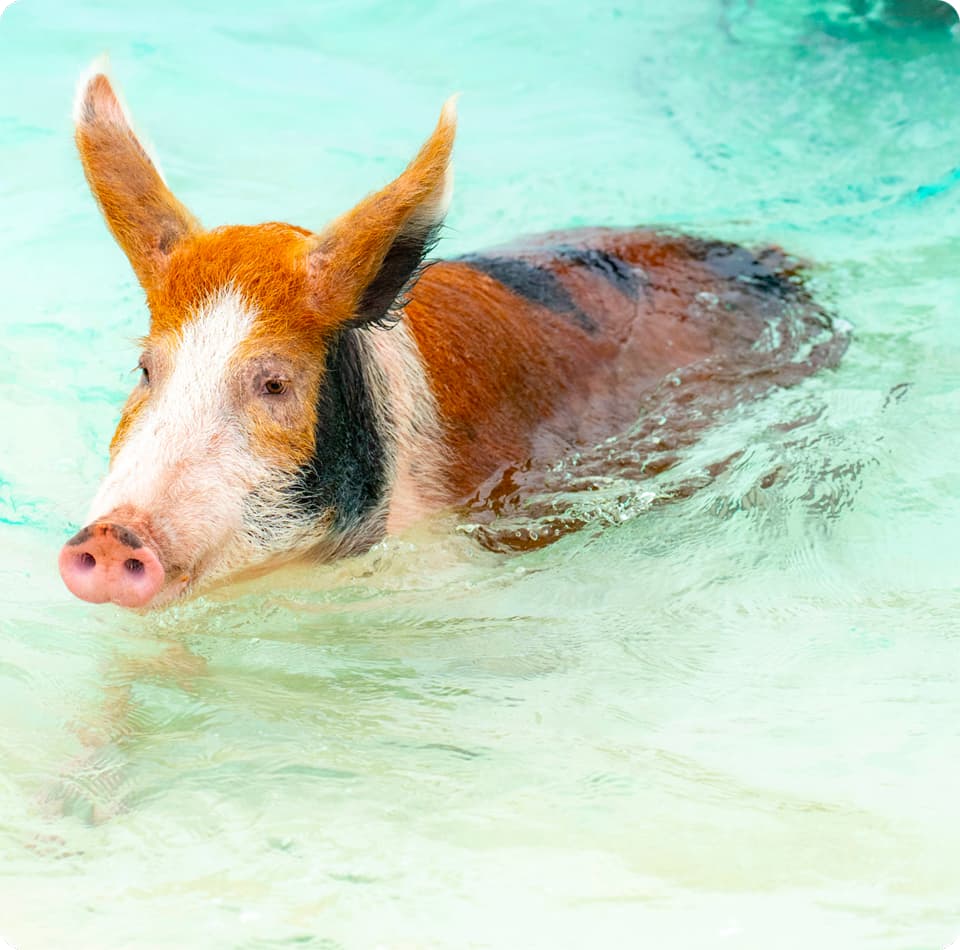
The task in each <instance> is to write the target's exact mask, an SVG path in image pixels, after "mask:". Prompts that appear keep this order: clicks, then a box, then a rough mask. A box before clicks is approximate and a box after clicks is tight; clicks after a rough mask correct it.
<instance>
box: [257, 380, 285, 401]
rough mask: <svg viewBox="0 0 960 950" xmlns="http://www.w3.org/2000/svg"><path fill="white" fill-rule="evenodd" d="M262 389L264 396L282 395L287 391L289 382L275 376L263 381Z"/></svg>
mask: <svg viewBox="0 0 960 950" xmlns="http://www.w3.org/2000/svg"><path fill="white" fill-rule="evenodd" d="M260 391H261V392H262V393H263V395H264V396H282V395H283V394H284V393H285V392H286V391H287V383H286V381H285V380H282V379H277V377H275V376H274V377H271V378H270V379H265V380H264V381H263V388H262V389H261V390H260Z"/></svg>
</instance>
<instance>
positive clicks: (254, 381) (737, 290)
mask: <svg viewBox="0 0 960 950" xmlns="http://www.w3.org/2000/svg"><path fill="white" fill-rule="evenodd" d="M74 122H75V131H76V142H77V147H78V150H79V154H80V159H81V162H82V165H83V170H84V173H85V175H86V179H87V181H88V183H89V186H90V188H91V190H92V192H93V196H94V198H95V199H96V201H97V203H98V205H99V207H100V210H101V211H102V214H103V217H104V219H105V221H106V224H107V227H108V228H109V230H110V231H111V233H112V235H113V237H114V238H115V240H116V241H117V243H118V244H119V245H120V248H121V249H122V250H123V252H124V253H125V254H126V256H127V258H128V259H129V262H130V264H131V266H132V267H133V271H134V274H135V275H136V278H137V280H138V282H139V284H140V285H141V287H142V289H143V292H144V294H145V297H146V304H147V307H148V309H149V314H150V325H149V332H148V334H147V336H146V337H145V338H144V340H143V346H142V352H141V355H140V359H139V364H138V367H139V380H138V382H137V383H136V385H135V387H134V389H133V392H132V393H131V394H130V396H129V398H128V400H127V402H126V404H125V406H124V407H123V410H122V414H121V417H120V420H119V424H118V426H117V429H116V432H115V434H114V436H113V439H112V441H111V443H110V452H109V454H110V461H109V469H108V472H107V474H106V477H105V478H104V480H103V483H102V484H101V486H100V488H99V490H98V491H97V493H96V495H95V497H94V500H93V503H92V505H91V507H90V510H89V513H88V515H87V518H86V526H85V527H83V528H81V530H80V531H79V532H77V533H76V534H75V535H74V536H73V537H72V538H70V539H69V540H68V541H67V542H66V544H65V545H64V546H63V549H62V551H61V553H60V558H59V567H60V572H61V575H62V577H63V580H64V582H65V583H66V586H67V587H68V588H69V590H70V591H71V592H72V593H73V594H75V595H76V596H77V597H79V598H81V599H83V600H85V601H89V602H92V603H105V602H112V603H114V604H117V605H120V606H122V607H127V608H134V609H140V610H149V609H154V608H159V607H162V606H164V605H169V604H170V603H172V602H175V601H177V600H179V599H183V598H185V597H188V596H192V595H195V594H197V593H198V592H202V591H204V590H208V589H210V588H211V587H213V586H214V585H219V584H223V583H227V582H230V581H234V580H237V579H240V578H243V577H248V576H254V575H257V574H261V573H263V572H266V571H269V570H272V569H274V568H276V567H278V566H280V565H282V564H285V563H289V562H293V561H305V560H306V561H313V562H318V563H319V562H323V561H329V560H331V559H334V558H341V557H346V556H351V555H357V554H360V553H362V552H364V551H367V550H368V549H369V548H370V547H371V546H372V545H374V544H375V543H376V542H378V541H380V540H381V539H382V538H384V537H385V536H386V535H390V534H394V533H396V532H400V531H403V530H404V529H405V528H407V527H408V526H409V525H411V524H412V523H413V522H415V521H416V520H417V519H421V518H423V517H424V516H425V515H426V514H428V513H430V512H436V511H438V510H441V509H452V508H455V507H456V506H458V505H464V504H466V503H468V502H470V500H471V499H473V500H474V501H476V499H477V498H481V497H482V496H483V494H484V491H485V489H484V486H490V485H493V484H495V483H496V481H497V479H498V477H500V476H501V475H502V473H503V472H504V471H506V470H507V469H508V468H511V467H516V466H519V465H530V464H541V463H542V464H547V463H548V462H549V461H550V460H554V459H557V458H561V457H563V456H564V455H565V454H569V453H570V452H571V450H573V449H576V448H577V447H583V446H588V445H595V444H597V443H598V442H600V441H602V440H603V439H605V438H607V437H609V436H611V435H614V434H616V433H618V432H621V431H623V430H624V429H625V428H627V427H629V426H630V425H631V424H632V423H634V422H635V420H636V418H637V415H638V412H639V410H640V406H641V405H642V402H643V399H644V394H646V393H649V392H650V391H651V389H653V388H655V387H656V386H658V385H660V384H661V383H662V381H663V380H664V379H665V378H666V377H668V376H669V375H670V374H671V373H674V372H675V371H677V370H678V369H679V368H683V367H690V366H696V367H700V368H701V369H700V370H699V372H701V374H706V376H705V377H704V378H706V377H709V376H710V367H711V366H713V365H716V366H720V365H721V364H722V365H723V366H724V367H727V368H729V367H730V366H731V365H736V364H737V361H738V360H740V359H743V360H748V359H749V355H750V354H751V353H755V352H756V351H758V348H759V349H760V350H762V349H763V348H764V347H766V346H773V345H775V344H771V343H769V339H770V335H771V327H777V326H779V325H785V323H786V321H787V320H788V316H787V314H788V313H793V314H797V313H800V314H801V316H802V317H803V319H802V320H801V322H800V323H799V324H797V323H796V320H795V319H794V318H789V319H794V324H792V325H796V326H801V332H800V336H801V337H803V338H804V339H807V338H809V339H813V337H814V336H816V335H820V336H822V335H823V334H827V335H828V336H829V335H830V334H831V333H832V328H831V324H830V321H829V317H827V316H826V315H825V314H823V312H822V311H820V310H819V308H816V307H815V306H814V305H813V304H812V302H811V301H810V299H809V297H808V296H807V295H806V293H805V291H804V290H803V289H802V287H801V286H800V284H799V282H798V278H797V277H796V274H795V272H794V270H792V269H791V266H790V265H789V264H788V262H787V259H786V258H785V257H784V255H783V254H782V253H780V252H779V251H778V250H776V249H767V250H765V251H761V252H758V253H756V254H754V253H753V252H751V251H748V250H746V249H744V248H742V247H739V246H737V245H734V244H728V243H724V242H719V241H707V240H704V239H701V238H695V237H689V236H685V235H682V234H677V233H672V232H666V231H660V230H655V229H643V228H587V229H575V230H568V231H556V232H552V233H549V234H543V235H539V236H536V237H532V238H527V239H524V240H521V241H518V242H517V243H516V244H514V245H511V246H506V247H501V248H496V249H493V250H488V251H484V252H480V253H474V254H467V255H465V256H461V257H458V258H454V259H450V260H432V259H431V251H432V249H433V247H434V244H435V242H436V240H437V237H438V234H439V231H440V228H441V225H442V223H443V219H444V215H445V213H446V211H447V208H448V206H449V203H450V198H451V193H452V185H453V172H452V167H451V153H452V149H453V143H454V133H455V128H456V114H455V100H454V99H450V100H449V101H448V102H447V103H446V104H445V105H444V107H443V110H442V112H441V113H440V118H439V121H438V123H437V125H436V127H435V128H434V130H433V133H432V134H431V135H430V137H429V138H428V139H427V141H426V143H425V144H424V145H423V147H422V148H421V149H420V151H419V153H418V154H417V155H416V157H415V158H414V159H413V160H412V162H411V163H410V164H409V165H408V166H407V168H406V169H405V170H404V171H403V172H402V173H401V174H400V175H399V177H398V178H396V179H395V180H394V181H392V182H390V183H389V184H387V185H386V186H385V187H384V188H382V189H381V190H380V191H377V192H375V193H373V194H371V195H369V196H368V197H366V198H365V199H363V200H362V201H361V202H360V203H359V204H358V205H356V206H355V207H354V208H353V209H352V210H350V211H348V212H346V213H345V214H343V215H342V216H341V217H340V218H338V219H336V220H335V221H333V223H331V224H329V225H327V226H326V227H325V228H322V229H321V230H318V231H311V230H308V229H306V228H303V227H299V226H297V225H290V224H283V223H277V222H272V223H266V224H259V225H256V226H249V225H233V226H221V227H215V228H212V229H207V228H204V227H203V226H202V225H201V224H200V222H199V221H198V220H197V218H196V217H194V215H193V214H191V212H190V211H189V210H188V209H187V208H186V207H184V205H182V204H181V203H180V201H178V200H177V198H176V197H174V195H173V193H172V192H171V191H170V189H169V188H168V186H167V184H166V183H165V181H164V179H163V177H162V176H161V174H160V172H159V171H158V168H157V165H156V164H155V163H154V161H153V160H152V159H151V157H150V156H149V155H148V152H147V150H146V149H145V148H144V146H143V145H142V144H141V142H140V140H139V139H138V138H137V136H136V134H135V133H134V131H133V127H132V123H131V121H130V118H129V115H128V113H127V111H126V109H125V107H124V106H123V105H121V100H120V98H119V97H118V95H117V93H116V92H115V89H114V86H113V85H112V84H111V81H110V79H109V78H108V76H107V75H106V73H105V71H104V70H103V69H102V68H100V67H99V66H95V67H94V68H92V69H91V70H90V71H89V72H88V74H87V75H86V77H85V78H84V79H83V80H82V81H81V83H80V86H79V88H78V92H77V97H76V103H75V109H74ZM428 265H429V266H428ZM774 335H776V334H774ZM794 336H796V333H795V334H794ZM799 342H803V340H800V341H799ZM801 349H802V347H800V346H798V347H797V353H800V352H801ZM809 352H814V351H812V350H811V351H809ZM823 362H824V360H818V359H817V358H815V357H813V356H810V355H809V353H808V355H807V356H806V357H802V356H798V357H797V359H795V360H792V361H790V365H791V372H792V373H793V376H794V377H802V376H804V375H807V374H808V373H810V372H812V371H813V370H814V369H815V368H817V366H818V365H821V364H822V363H823ZM724 371H726V370H724Z"/></svg>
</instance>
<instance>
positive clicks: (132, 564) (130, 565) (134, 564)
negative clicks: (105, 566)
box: [123, 557, 144, 574]
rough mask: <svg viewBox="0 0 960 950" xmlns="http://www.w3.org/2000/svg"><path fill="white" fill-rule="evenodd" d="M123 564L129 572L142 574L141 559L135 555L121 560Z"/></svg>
mask: <svg viewBox="0 0 960 950" xmlns="http://www.w3.org/2000/svg"><path fill="white" fill-rule="evenodd" d="M123 566H124V567H125V568H126V569H127V570H128V571H129V572H130V573H131V574H142V573H143V571H144V567H143V561H139V560H137V558H135V557H131V558H127V560H125V561H124V562H123Z"/></svg>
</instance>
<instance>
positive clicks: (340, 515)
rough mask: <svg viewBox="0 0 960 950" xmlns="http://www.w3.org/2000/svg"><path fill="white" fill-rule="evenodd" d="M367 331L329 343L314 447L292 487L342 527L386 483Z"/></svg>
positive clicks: (365, 509) (364, 511)
mask: <svg viewBox="0 0 960 950" xmlns="http://www.w3.org/2000/svg"><path fill="white" fill-rule="evenodd" d="M363 332H364V331H363V330H358V329H351V330H344V331H343V332H342V333H341V334H340V336H339V337H338V338H337V339H336V340H334V341H333V342H332V343H331V345H330V349H329V350H328V352H327V365H326V367H325V372H324V375H323V379H322V381H321V383H320V390H319V392H318V394H317V425H316V430H315V434H316V447H315V449H314V452H313V458H311V459H310V461H309V462H308V463H307V464H306V465H304V466H303V468H302V469H301V470H300V472H299V475H298V478H297V483H296V485H295V487H294V489H293V491H294V495H295V498H296V501H297V503H298V505H300V506H302V507H303V508H306V509H308V510H310V511H317V512H320V511H325V510H329V509H332V510H333V512H334V521H333V524H334V528H336V529H338V530H346V529H348V528H349V527H350V526H351V525H354V524H356V523H357V522H358V521H362V520H363V518H364V516H366V515H368V514H369V513H370V512H371V511H372V510H373V509H374V508H376V506H377V505H378V504H379V502H380V500H381V498H382V497H383V494H384V492H385V491H386V488H387V484H386V483H387V459H386V452H385V448H384V444H383V437H382V434H381V431H380V424H379V420H378V414H377V409H376V407H375V406H374V401H373V394H372V393H371V392H370V389H369V386H368V385H367V380H366V378H365V376H364V372H363V364H362V350H361V347H360V338H359V334H360V333H363Z"/></svg>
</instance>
